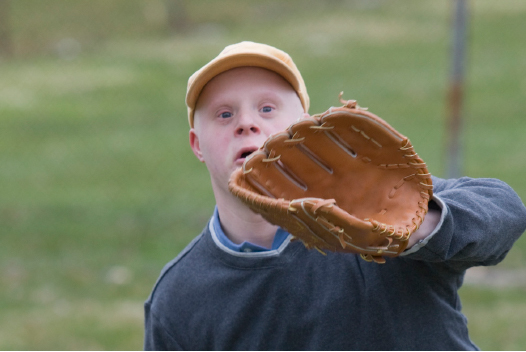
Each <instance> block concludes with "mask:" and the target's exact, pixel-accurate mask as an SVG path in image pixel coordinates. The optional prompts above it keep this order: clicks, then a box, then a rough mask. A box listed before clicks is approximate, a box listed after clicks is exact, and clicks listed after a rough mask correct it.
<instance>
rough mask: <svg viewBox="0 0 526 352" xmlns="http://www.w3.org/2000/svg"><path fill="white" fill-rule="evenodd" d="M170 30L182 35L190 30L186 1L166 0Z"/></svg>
mask: <svg viewBox="0 0 526 352" xmlns="http://www.w3.org/2000/svg"><path fill="white" fill-rule="evenodd" d="M165 6H166V12H167V18H168V28H169V29H170V31H172V32H173V33H181V32H184V31H186V30H187V29H188V27H189V25H190V20H189V18H188V11H187V7H186V0H165Z"/></svg>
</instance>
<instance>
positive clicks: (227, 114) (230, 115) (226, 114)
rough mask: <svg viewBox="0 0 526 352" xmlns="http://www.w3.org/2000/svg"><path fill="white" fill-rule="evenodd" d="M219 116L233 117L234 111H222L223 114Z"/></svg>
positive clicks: (224, 117)
mask: <svg viewBox="0 0 526 352" xmlns="http://www.w3.org/2000/svg"><path fill="white" fill-rule="evenodd" d="M219 117H221V118H223V119H228V118H229V117H232V113H231V112H229V111H225V112H222V113H221V114H219Z"/></svg>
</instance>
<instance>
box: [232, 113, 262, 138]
mask: <svg viewBox="0 0 526 352" xmlns="http://www.w3.org/2000/svg"><path fill="white" fill-rule="evenodd" d="M259 132H260V128H259V126H258V124H257V122H256V120H255V119H254V117H253V116H252V115H251V114H242V115H241V116H240V117H239V120H238V124H237V126H236V135H239V136H240V135H243V134H250V133H256V134H257V133H259Z"/></svg>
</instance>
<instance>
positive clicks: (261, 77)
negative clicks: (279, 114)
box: [203, 66, 294, 91]
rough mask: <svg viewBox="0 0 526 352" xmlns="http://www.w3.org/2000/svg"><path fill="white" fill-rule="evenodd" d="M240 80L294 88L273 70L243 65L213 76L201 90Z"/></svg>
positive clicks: (255, 83)
mask: <svg viewBox="0 0 526 352" xmlns="http://www.w3.org/2000/svg"><path fill="white" fill-rule="evenodd" d="M241 80H249V81H251V83H253V84H254V85H263V84H269V83H278V84H283V85H286V86H287V87H288V88H290V89H291V90H294V88H293V87H292V86H291V85H290V83H289V82H288V81H287V80H285V78H283V77H282V76H281V75H279V74H277V73H276V72H274V71H270V70H267V69H265V68H261V67H253V66H243V67H237V68H233V69H231V70H228V71H225V72H223V73H220V74H219V75H217V76H215V77H214V78H212V79H211V80H210V82H208V83H207V84H206V85H205V87H204V88H203V91H204V90H205V89H206V88H207V87H208V86H214V85H226V84H232V83H236V82H239V81H241Z"/></svg>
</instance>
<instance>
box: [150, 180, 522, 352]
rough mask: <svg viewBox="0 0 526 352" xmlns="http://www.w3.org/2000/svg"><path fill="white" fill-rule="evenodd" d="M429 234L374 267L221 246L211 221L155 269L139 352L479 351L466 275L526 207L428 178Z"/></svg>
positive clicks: (488, 257) (346, 258)
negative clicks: (467, 310)
mask: <svg viewBox="0 0 526 352" xmlns="http://www.w3.org/2000/svg"><path fill="white" fill-rule="evenodd" d="M433 182H434V187H435V189H434V201H433V202H432V203H433V204H432V206H438V207H439V208H440V209H441V212H442V216H441V220H440V223H439V225H438V226H437V229H436V231H435V232H434V233H433V234H432V235H431V236H429V237H428V238H426V239H425V240H424V241H423V242H421V243H419V244H417V245H415V246H414V247H413V248H411V249H409V250H408V251H406V252H405V253H404V255H402V256H399V257H396V258H387V262H386V264H383V265H380V264H376V263H369V262H365V261H364V260H362V259H361V258H360V257H359V256H358V255H353V254H344V253H330V252H329V253H327V256H323V255H321V254H320V253H318V252H317V251H309V250H307V249H305V247H304V246H303V245H302V244H301V243H300V242H290V240H289V238H290V237H289V238H286V239H285V240H284V241H283V242H282V243H281V245H279V247H277V248H275V249H272V250H270V251H255V252H239V251H236V250H233V249H231V248H229V247H228V246H225V245H224V243H222V242H221V240H220V236H218V235H217V233H215V232H216V231H215V230H214V226H213V222H210V223H209V225H208V226H207V227H206V228H205V229H204V230H203V232H202V233H201V234H200V235H199V236H198V237H196V238H195V239H194V240H193V241H192V242H191V243H190V244H189V245H188V246H187V247H186V249H184V250H183V251H182V252H181V253H180V254H179V255H178V256H177V257H176V258H175V259H174V260H172V261H171V262H170V263H168V264H167V265H166V266H165V268H164V269H163V271H162V273H161V275H160V277H159V279H158V281H157V283H156V284H155V286H154V289H153V291H152V293H151V295H150V297H149V298H148V300H147V301H146V303H145V341H144V348H145V349H146V350H476V349H477V346H476V345H475V344H473V342H472V341H471V340H470V338H469V335H468V330H467V321H466V318H465V316H464V315H463V314H462V312H461V303H460V299H459V296H458V293H457V291H458V289H459V288H460V286H461V285H462V281H463V277H464V274H465V270H466V269H467V268H469V267H472V266H477V265H495V264H497V263H499V262H500V261H501V260H502V259H504V257H505V255H506V254H507V252H508V251H509V249H510V248H511V246H512V245H513V243H514V242H515V241H516V240H517V238H519V236H520V235H521V234H522V233H523V232H524V230H525V229H526V208H525V206H524V204H523V203H522V201H521V200H520V198H519V197H518V196H517V194H516V193H515V192H514V191H513V190H512V189H511V188H510V187H509V186H507V185H506V184H505V183H503V182H501V181H498V180H494V179H470V178H462V179H458V180H456V179H455V180H443V179H439V178H433Z"/></svg>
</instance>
